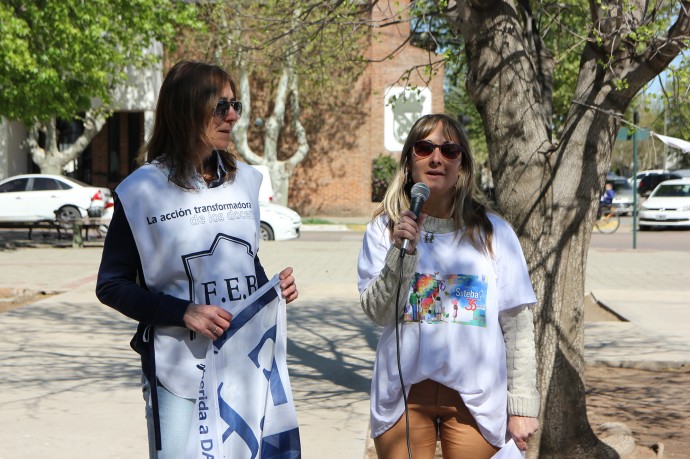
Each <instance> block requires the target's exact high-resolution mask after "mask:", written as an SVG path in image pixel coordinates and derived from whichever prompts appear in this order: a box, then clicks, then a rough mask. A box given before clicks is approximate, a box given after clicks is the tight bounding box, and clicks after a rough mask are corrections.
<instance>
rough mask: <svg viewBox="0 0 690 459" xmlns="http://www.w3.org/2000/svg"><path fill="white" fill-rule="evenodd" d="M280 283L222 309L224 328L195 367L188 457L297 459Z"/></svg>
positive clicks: (298, 442)
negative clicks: (226, 313) (225, 318)
mask: <svg viewBox="0 0 690 459" xmlns="http://www.w3.org/2000/svg"><path fill="white" fill-rule="evenodd" d="M279 282H280V280H279V279H278V276H274V277H273V279H271V281H270V282H268V284H266V285H264V286H263V287H262V288H260V289H259V290H257V291H256V292H254V293H253V294H252V295H251V296H250V297H248V298H247V299H246V300H243V301H242V302H240V303H239V304H237V305H236V306H234V307H232V308H231V309H228V311H229V312H230V313H231V314H232V315H233V319H232V322H231V324H230V328H229V329H228V330H227V331H226V332H225V333H224V334H223V335H222V336H221V337H219V338H218V339H217V340H216V341H214V342H211V344H210V345H209V349H208V352H207V353H206V364H205V365H199V370H200V372H199V375H200V378H201V383H200V384H199V394H198V397H197V403H196V409H195V413H194V419H193V422H192V428H191V431H190V435H189V443H188V445H187V454H186V456H185V457H187V458H227V459H245V458H246V459H254V458H258V459H299V458H300V457H301V452H300V451H301V450H300V439H299V429H298V424H297V415H296V414H295V406H294V403H293V400H292V391H291V389H290V381H289V379H288V372H287V362H286V344H287V333H286V318H285V300H284V299H283V298H282V296H281V295H280V287H279V286H278V284H279Z"/></svg>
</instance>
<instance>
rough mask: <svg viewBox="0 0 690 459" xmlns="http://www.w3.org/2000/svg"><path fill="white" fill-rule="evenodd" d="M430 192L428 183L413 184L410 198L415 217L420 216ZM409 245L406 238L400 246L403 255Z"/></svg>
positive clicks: (402, 255)
mask: <svg viewBox="0 0 690 459" xmlns="http://www.w3.org/2000/svg"><path fill="white" fill-rule="evenodd" d="M430 193H431V190H430V189H429V187H428V186H427V185H426V183H422V182H418V183H415V184H414V185H413V186H412V191H410V198H411V199H412V202H411V203H410V210H411V211H412V212H413V213H414V216H415V217H419V213H420V212H421V211H422V206H424V203H425V202H426V200H427V199H429V194H430ZM409 245H410V241H409V240H408V239H405V240H404V241H403V243H402V247H401V248H400V256H401V257H404V256H405V251H406V250H407V247H408V246H409Z"/></svg>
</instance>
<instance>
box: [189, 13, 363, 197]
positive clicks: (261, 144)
mask: <svg viewBox="0 0 690 459" xmlns="http://www.w3.org/2000/svg"><path fill="white" fill-rule="evenodd" d="M370 7H371V5H370V3H369V2H347V1H335V2H312V1H308V0H300V1H295V2H276V3H270V4H267V3H265V2H259V1H252V0H249V1H245V2H241V4H236V3H234V2H232V3H231V2H220V3H216V2H209V3H208V4H204V5H202V9H203V10H204V13H203V16H204V18H205V21H206V22H207V24H208V25H209V31H210V32H211V33H210V34H207V33H202V34H195V35H194V36H193V40H191V41H190V47H191V48H193V50H194V51H195V52H197V53H200V54H201V55H202V56H204V57H205V58H207V59H208V58H211V59H214V60H216V61H217V62H222V61H223V60H225V59H231V61H232V62H233V64H234V65H233V67H234V68H235V69H237V72H238V76H239V92H240V94H239V98H240V100H241V102H242V106H243V114H242V117H241V118H240V120H239V121H238V123H237V124H236V127H235V129H234V130H233V136H234V143H235V148H236V149H237V153H238V154H239V155H240V156H241V157H242V159H244V160H245V161H246V162H248V163H249V164H260V165H265V166H267V167H268V169H269V170H270V172H271V180H272V182H273V189H274V190H275V193H276V194H275V196H274V199H275V200H276V202H278V203H281V204H287V198H288V184H289V178H290V175H291V174H292V171H293V170H294V168H295V167H296V166H297V165H299V164H300V163H302V162H303V161H304V160H305V159H306V157H307V155H308V153H309V149H310V147H309V136H308V134H307V132H306V130H305V128H304V126H303V122H302V118H303V112H302V108H301V107H302V104H303V100H304V97H303V96H302V93H303V92H304V91H303V89H304V88H308V90H309V92H311V93H315V94H318V93H323V92H328V91H333V89H334V88H336V87H337V86H338V84H339V82H342V81H348V82H349V81H352V80H354V79H356V77H357V76H358V75H359V73H360V72H361V71H362V69H363V68H364V60H363V59H362V58H361V53H362V50H363V46H362V44H363V39H364V37H365V32H366V26H367V13H368V11H369V8H370ZM187 51H189V50H187ZM256 94H260V95H261V96H263V97H262V98H261V99H260V102H261V104H260V105H258V106H257V104H254V100H255V97H254V95H256ZM267 98H270V99H267ZM253 120H254V121H253ZM257 134H259V135H260V136H261V138H260V139H257ZM259 150H262V153H261V154H259V153H258V152H257V151H259Z"/></svg>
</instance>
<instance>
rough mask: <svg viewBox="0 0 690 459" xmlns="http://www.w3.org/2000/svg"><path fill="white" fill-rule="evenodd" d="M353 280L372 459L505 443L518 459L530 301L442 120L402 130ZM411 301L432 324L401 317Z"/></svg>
mask: <svg viewBox="0 0 690 459" xmlns="http://www.w3.org/2000/svg"><path fill="white" fill-rule="evenodd" d="M415 184H424V185H425V186H426V187H428V190H429V196H428V198H427V199H426V200H425V202H424V204H423V206H422V208H421V213H420V214H419V217H417V216H416V215H415V213H414V212H412V211H411V210H409V209H410V205H411V202H412V196H411V192H412V188H413V186H415ZM418 186H419V185H418ZM404 241H408V242H407V244H404ZM403 248H404V249H403ZM358 274H359V290H360V297H361V298H360V299H361V305H362V309H363V310H364V312H365V314H366V315H367V316H368V317H369V318H370V319H371V320H372V321H374V322H375V323H376V324H378V325H381V326H383V327H384V329H383V333H382V336H381V339H380V341H379V345H378V348H377V354H376V363H375V368H374V376H373V380H372V386H371V435H372V437H373V438H374V443H375V445H376V451H377V454H378V456H379V458H395V459H398V458H400V457H404V456H407V455H408V453H410V452H413V453H414V457H415V458H416V459H421V458H432V457H433V456H434V451H435V447H436V439H437V436H438V438H440V440H441V447H442V450H443V457H445V458H472V459H476V458H489V457H491V456H492V455H494V454H495V452H496V451H497V450H498V449H499V448H501V447H502V446H503V445H504V444H505V442H506V441H507V440H509V439H511V438H512V439H513V440H514V441H515V443H516V445H517V447H518V448H519V449H521V450H525V449H526V448H527V440H528V439H529V437H530V436H531V435H533V434H534V432H536V430H537V429H538V427H539V423H538V420H537V419H536V418H537V416H538V414H539V405H540V397H539V394H538V393H537V391H536V360H535V349H534V346H535V345H534V325H533V318H532V312H531V306H532V305H533V304H534V303H536V298H535V295H534V291H533V289H532V285H531V282H530V278H529V273H528V271H527V265H526V263H525V259H524V255H523V253H522V249H521V247H520V244H519V241H518V239H517V236H516V235H515V232H514V231H513V229H512V228H511V226H510V225H509V224H508V223H507V222H506V221H505V220H503V219H502V218H500V217H499V216H498V215H497V214H496V213H495V212H493V211H492V210H490V209H489V208H488V206H487V204H486V200H485V199H484V197H483V194H482V192H481V191H480V189H479V187H478V186H477V183H476V178H475V162H474V159H473V157H472V154H471V150H470V145H469V141H468V138H467V135H466V134H465V131H464V129H463V128H462V126H461V125H460V124H459V123H458V122H457V121H456V120H455V119H453V118H452V117H450V116H447V115H444V114H433V115H426V116H423V117H421V118H420V119H419V120H417V122H416V123H415V124H414V126H413V127H412V129H411V130H410V133H409V135H408V137H407V140H406V142H405V145H404V147H403V151H402V153H401V157H400V162H399V165H398V168H397V171H396V173H395V175H394V178H393V180H392V182H391V184H390V186H389V188H388V190H387V192H386V194H385V197H384V199H383V202H382V203H381V205H380V206H379V207H378V208H377V210H376V211H375V213H374V218H373V220H372V221H371V222H370V223H369V224H368V225H367V230H366V233H365V236H364V241H363V244H362V250H361V252H360V256H359V261H358ZM410 298H413V299H414V307H417V304H421V305H422V306H421V308H424V307H425V305H427V306H433V305H434V301H440V303H441V305H440V306H435V307H440V308H441V313H440V314H439V316H438V317H440V319H437V320H433V321H426V320H423V317H420V318H419V319H417V320H415V315H410V314H408V315H405V316H402V315H401V314H400V311H404V310H405V308H406V307H411V305H410ZM456 308H457V311H458V312H457V313H455V310H456Z"/></svg>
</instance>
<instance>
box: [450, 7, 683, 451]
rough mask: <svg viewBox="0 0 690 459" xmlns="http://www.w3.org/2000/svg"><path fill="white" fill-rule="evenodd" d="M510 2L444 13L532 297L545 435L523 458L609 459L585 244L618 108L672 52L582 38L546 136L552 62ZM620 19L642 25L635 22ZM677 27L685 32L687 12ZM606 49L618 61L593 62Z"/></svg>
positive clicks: (597, 12) (597, 16)
mask: <svg viewBox="0 0 690 459" xmlns="http://www.w3.org/2000/svg"><path fill="white" fill-rule="evenodd" d="M525 3H526V2H522V4H525ZM590 3H591V5H590V6H591V10H592V14H593V23H595V22H596V23H597V27H598V28H599V29H600V30H601V28H602V27H607V26H608V25H609V24H608V23H606V21H605V18H604V17H605V16H607V15H613V14H614V12H613V9H614V8H611V9H610V10H608V12H606V11H605V10H601V9H599V8H600V7H601V3H597V2H596V1H593V2H590ZM602 3H605V2H602ZM633 3H635V2H633ZM637 3H639V5H637V9H636V10H634V11H636V12H637V14H640V15H642V14H644V12H645V11H646V4H645V3H644V2H642V1H639V2H637ZM609 6H610V5H609ZM686 6H687V5H686ZM518 8H519V6H517V5H516V4H515V3H514V2H513V1H500V0H488V1H480V0H474V1H472V0H470V1H465V2H458V4H457V10H456V11H455V13H454V14H455V15H456V16H454V17H453V19H454V21H455V26H456V27H457V29H458V30H459V31H460V32H461V33H462V35H463V37H464V41H465V46H466V54H467V61H468V65H469V72H468V80H467V89H468V93H469V95H470V97H471V98H472V99H473V101H474V103H475V104H476V106H477V109H478V111H479V113H480V115H481V117H482V120H483V123H484V129H485V134H486V139H487V145H488V147H489V155H490V164H491V169H492V173H493V178H494V183H495V190H496V199H497V203H498V206H499V209H500V212H501V213H502V214H503V215H504V216H505V217H506V218H507V219H508V220H509V221H510V222H511V223H512V224H513V226H514V228H515V229H516V231H517V233H518V236H519V238H520V241H521V243H522V247H523V250H524V252H525V257H526V259H527V263H528V266H529V269H530V273H531V278H532V282H533V284H534V288H535V291H536V294H537V298H538V299H539V303H538V305H537V306H536V310H535V312H536V313H535V318H536V319H535V320H536V334H537V354H538V356H537V359H538V389H539V391H540V393H541V395H542V408H541V414H540V421H541V426H542V430H541V431H540V432H539V433H538V434H537V436H536V438H534V439H533V440H532V441H531V442H530V451H529V456H530V457H542V458H569V457H572V458H583V457H587V458H607V457H618V454H617V453H616V452H615V451H614V450H613V449H611V448H610V447H609V446H607V445H605V444H604V443H603V442H601V441H600V440H599V439H598V438H597V437H596V435H595V434H594V433H593V431H592V428H591V427H590V425H589V422H588V420H587V414H586V405H585V384H584V319H583V316H584V302H583V299H584V279H585V267H586V264H587V251H588V247H589V242H590V236H591V231H592V224H593V220H594V217H595V215H596V210H597V206H598V200H599V196H600V193H601V190H602V187H603V182H604V178H605V175H606V172H607V171H608V169H609V165H610V160H611V151H612V148H613V144H614V142H615V137H616V132H617V130H618V127H619V126H620V124H621V115H622V114H623V113H624V112H625V110H626V108H627V107H628V105H629V104H630V102H631V101H632V99H633V97H634V96H635V94H636V93H637V92H638V91H639V89H640V88H641V87H642V86H643V85H644V84H645V83H647V82H648V81H650V80H651V79H652V78H653V77H654V76H655V75H656V74H658V73H659V72H661V71H662V70H663V69H664V68H665V67H666V66H667V65H668V64H669V63H670V61H671V60H672V57H673V56H674V55H676V54H677V53H678V51H679V48H678V46H677V45H673V46H671V45H669V44H667V46H668V48H667V49H666V50H665V51H664V52H663V53H660V52H657V53H656V54H653V53H652V52H649V53H647V54H643V55H636V56H633V55H632V54H631V53H632V52H634V47H629V46H625V45H626V44H625V41H624V40H623V39H621V38H620V36H619V35H620V34H622V33H623V32H624V31H621V30H615V29H612V30H609V32H610V33H611V34H612V35H611V37H612V38H610V42H609V41H607V42H605V43H604V44H603V45H602V46H601V47H596V46H593V45H592V44H591V43H590V44H589V45H586V47H585V49H584V52H583V54H582V60H581V67H580V74H579V81H578V83H577V89H576V92H575V94H574V95H573V105H572V106H571V108H570V111H569V113H568V114H567V118H566V123H565V127H564V130H563V132H562V134H561V135H560V138H559V139H552V133H551V131H550V126H551V112H552V99H551V92H552V91H551V89H552V88H551V81H552V78H551V76H552V72H553V62H552V60H551V59H550V58H549V57H548V55H547V54H546V52H545V51H544V47H543V43H541V40H540V38H539V36H538V33H537V31H535V30H534V29H533V28H532V27H531V24H530V23H529V22H527V24H528V25H529V26H528V27H525V25H524V24H525V17H527V18H528V19H529V13H528V12H527V11H525V10H521V11H520V12H518ZM640 12H642V13H640ZM618 13H621V12H620V11H618ZM623 13H624V12H623ZM630 16H632V15H630ZM602 18H604V20H603V21H601V20H602ZM626 19H628V20H629V22H628V24H636V23H637V24H639V21H640V19H641V18H639V17H626ZM617 24H620V22H619V23H617ZM616 27H617V26H616ZM677 27H678V29H682V30H684V31H685V32H684V33H686V34H687V30H688V25H687V16H686V15H683V18H682V19H681V20H680V24H679V25H677ZM673 33H681V30H675V31H674V30H673V29H672V30H671V32H670V34H671V35H673ZM611 55H613V56H614V57H615V58H617V59H616V66H615V67H602V65H601V62H607V59H608V58H609V57H610V56H611ZM620 78H626V79H627V83H628V86H627V88H625V89H622V90H617V89H616V85H615V84H614V80H615V79H620Z"/></svg>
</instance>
